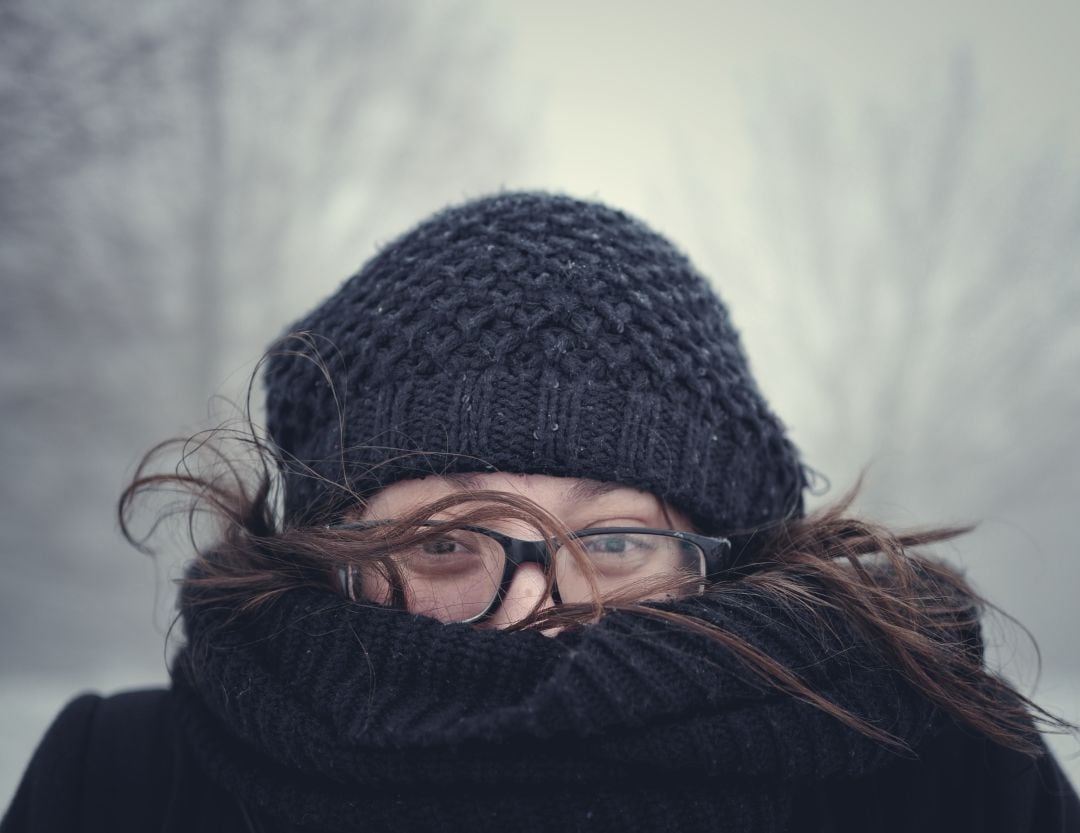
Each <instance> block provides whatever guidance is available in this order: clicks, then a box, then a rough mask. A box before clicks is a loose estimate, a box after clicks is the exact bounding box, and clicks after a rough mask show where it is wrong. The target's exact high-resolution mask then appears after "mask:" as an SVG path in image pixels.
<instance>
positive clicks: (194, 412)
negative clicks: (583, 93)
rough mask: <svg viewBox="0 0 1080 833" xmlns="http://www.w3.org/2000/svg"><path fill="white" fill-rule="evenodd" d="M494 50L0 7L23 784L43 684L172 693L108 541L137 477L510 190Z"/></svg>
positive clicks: (9, 565) (318, 28)
mask: <svg viewBox="0 0 1080 833" xmlns="http://www.w3.org/2000/svg"><path fill="white" fill-rule="evenodd" d="M498 43H499V38H498V31H497V30H495V29H492V28H490V27H489V26H488V25H487V24H485V23H484V22H483V20H482V19H481V18H478V17H477V15H476V9H475V5H474V4H466V3H464V2H451V3H443V4H438V5H437V6H433V7H430V8H429V9H428V10H427V12H426V16H419V15H418V13H417V9H416V7H415V6H412V5H410V4H399V3H381V2H375V0H370V1H369V2H356V3H332V4H331V3H327V4H318V5H312V4H297V3H291V2H286V0H269V2H265V0H260V2H258V3H256V2H252V1H251V0H240V1H239V2H230V3H215V2H211V0H206V2H196V3H191V2H179V0H158V2H152V3H134V4H133V3H127V2H117V0H112V1H111V2H110V0H95V2H88V3H82V2H74V1H73V0H43V2H38V0H34V1H33V2H31V1H30V0H9V2H6V3H3V4H0V189H2V192H3V199H2V200H0V270H2V272H0V273H2V275H3V283H4V301H3V303H2V304H0V354H2V355H3V360H2V362H0V384H2V390H3V392H4V393H3V400H2V403H0V408H2V413H0V425H2V426H3V428H2V433H0V459H2V462H3V466H2V472H0V523H2V525H3V529H4V573H5V574H4V581H3V584H2V586H0V617H2V619H0V625H3V628H2V630H0V632H2V636H0V654H2V655H3V656H4V663H3V672H2V676H0V696H2V697H3V698H4V700H5V703H6V704H8V705H10V706H11V707H10V708H5V709H4V713H5V714H6V715H7V717H6V718H5V726H4V727H3V728H4V733H5V735H14V734H15V732H16V730H17V731H18V733H19V734H18V737H19V738H20V739H21V743H12V744H10V745H6V746H7V748H6V750H5V755H10V756H11V760H10V761H8V762H6V763H7V765H8V766H9V767H10V769H8V770H7V771H6V776H7V777H14V776H15V774H16V772H15V770H16V769H17V768H19V767H21V766H22V764H23V763H24V762H25V755H26V754H28V751H29V749H28V748H27V746H26V744H29V743H32V742H33V741H34V739H35V737H36V735H37V734H38V733H39V731H40V729H41V728H42V727H41V726H40V725H39V724H35V723H34V722H33V721H32V720H30V721H24V720H23V716H26V715H27V714H28V712H27V709H29V708H32V707H33V701H35V700H38V701H40V700H41V698H40V697H39V696H38V690H39V689H40V686H41V684H42V683H41V680H42V679H60V680H61V682H60V683H59V684H58V686H57V690H60V691H64V692H65V693H66V692H68V691H73V690H75V689H76V688H78V687H79V686H82V685H99V686H105V687H108V686H110V685H117V684H121V683H124V682H127V681H129V680H130V679H131V678H132V677H137V676H141V677H142V678H144V679H145V678H146V677H148V676H150V677H157V678H160V677H161V676H162V675H163V673H164V668H163V666H162V662H161V648H160V644H161V637H162V632H163V629H164V627H163V626H164V624H165V623H167V621H168V619H169V618H171V612H170V611H169V609H168V606H167V605H162V606H161V609H159V611H158V615H159V627H158V628H156V629H155V628H154V627H152V622H151V615H150V606H151V604H152V590H153V587H154V582H153V578H152V576H149V575H148V574H147V573H148V570H149V567H148V565H143V562H141V561H140V559H139V557H138V556H137V555H136V554H135V553H134V552H132V551H130V550H128V549H127V548H126V547H125V546H124V545H123V544H122V543H121V541H120V540H119V536H118V535H117V534H116V531H115V528H114V522H113V503H114V500H115V498H116V496H117V495H118V492H119V490H120V488H121V485H122V483H123V480H124V477H125V474H126V473H130V470H131V466H132V464H133V462H134V460H135V459H137V457H138V455H139V454H140V453H141V451H142V450H144V449H145V448H147V447H148V446H149V445H151V444H152V443H153V442H155V441H156V440H158V439H161V438H162V437H163V436H168V435H172V434H176V433H180V432H182V431H184V430H185V429H192V428H196V427H201V424H202V422H203V420H204V419H205V413H204V412H205V409H206V402H207V399H208V396H209V395H210V394H211V393H212V392H213V391H214V390H215V389H216V388H217V387H218V385H219V384H220V383H221V380H222V378H223V377H224V376H226V375H227V374H228V373H230V372H231V371H233V370H234V369H235V368H236V367H238V366H239V365H240V364H241V363H243V362H250V361H252V360H254V359H255V358H256V357H257V356H258V354H259V353H260V352H261V350H262V349H263V347H265V346H266V345H267V344H268V342H269V341H270V339H272V338H273V337H274V336H275V335H276V334H277V333H279V332H280V331H281V330H282V329H283V327H284V326H285V325H286V324H287V323H288V321H289V319H290V318H291V317H292V316H293V315H294V314H295V313H296V312H298V311H300V310H302V309H304V308H306V307H307V306H309V305H310V304H311V303H313V302H314V301H315V300H316V299H317V298H318V297H319V296H320V295H322V294H324V293H325V292H327V291H328V290H329V289H330V288H332V287H333V286H334V285H335V284H336V282H338V281H340V280H341V279H343V278H344V277H345V276H346V275H347V274H348V273H349V272H350V271H351V270H352V269H353V268H355V266H357V265H358V263H359V262H360V261H361V260H362V259H364V258H365V257H366V256H367V255H368V254H369V253H370V249H371V247H372V246H373V245H374V244H375V243H376V242H377V241H378V240H380V239H381V238H383V237H385V236H386V235H387V234H389V232H390V231H391V230H392V229H395V228H398V227H401V226H402V225H404V224H405V222H406V221H408V220H410V219H412V218H413V217H415V216H417V215H419V214H423V213H427V211H429V210H431V209H432V208H434V207H436V206H437V205H439V204H441V203H445V202H447V201H450V200H452V199H456V198H458V197H460V196H461V195H462V193H463V192H464V191H465V190H466V189H481V188H491V187H495V186H497V185H499V184H500V183H501V182H502V181H504V180H506V179H507V178H509V177H510V176H511V175H512V171H513V170H514V166H515V164H516V161H517V158H518V152H517V147H518V144H517V139H516V132H515V127H514V125H513V124H510V123H508V121H507V118H506V116H505V115H504V114H503V112H502V111H501V110H497V109H495V106H494V102H495V101H497V100H498V99H499V98H500V89H499V85H500V84H501V81H500V78H501V77H502V76H503V73H501V72H500V71H499V69H498V68H499V66H500V60H501V55H500V52H499V47H498ZM244 375H245V374H240V377H241V382H242V378H243V377H244ZM239 386H240V383H238V384H237V385H236V386H234V389H233V390H231V391H230V392H231V393H236V392H238V391H237V390H236V388H239ZM140 669H141V670H140ZM33 675H36V676H33ZM34 680H36V682H35V681H34ZM46 699H48V698H46ZM57 705H58V703H55V702H50V703H49V708H48V710H49V711H51V710H52V709H54V708H55V707H56V706H57ZM36 714H37V713H36V712H35V715H36ZM46 716H47V715H40V716H39V717H40V718H41V719H44V718H45V717H46ZM35 719H37V717H35ZM27 726H29V728H26V727H27ZM9 730H10V731H9ZM2 763H3V762H0V769H2V768H3V767H2ZM3 775H5V773H4V772H0V776H3ZM2 789H3V787H2V786H0V793H2Z"/></svg>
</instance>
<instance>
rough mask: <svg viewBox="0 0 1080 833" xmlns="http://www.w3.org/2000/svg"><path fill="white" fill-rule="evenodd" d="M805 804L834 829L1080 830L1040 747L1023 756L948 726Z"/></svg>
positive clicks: (1075, 809)
mask: <svg viewBox="0 0 1080 833" xmlns="http://www.w3.org/2000/svg"><path fill="white" fill-rule="evenodd" d="M812 803H813V804H814V805H816V807H815V811H816V812H814V815H815V816H817V817H818V818H822V817H828V818H829V819H831V820H832V822H833V824H834V825H835V829H836V830H838V831H848V830H851V831H856V830H858V831H862V830H868V829H870V830H875V831H879V833H907V831H920V833H924V832H926V831H955V830H971V831H981V833H1080V799H1078V798H1077V794H1076V791H1075V790H1074V789H1073V787H1072V786H1071V784H1070V783H1069V781H1068V779H1067V778H1066V776H1065V774H1064V773H1063V772H1062V770H1061V767H1060V766H1059V765H1058V763H1057V761H1056V760H1055V759H1054V757H1053V755H1052V754H1051V753H1050V752H1049V750H1047V749H1046V748H1045V746H1043V748H1042V749H1041V751H1040V754H1038V755H1035V756H1032V755H1026V754H1023V753H1020V752H1015V751H1013V750H1010V749H1006V748H1005V747H1002V746H1000V745H998V744H997V743H995V742H993V741H991V740H989V739H987V738H985V737H982V736H980V735H978V734H975V733H974V732H972V731H970V730H967V729H963V728H960V727H957V726H955V725H950V726H949V727H948V728H947V729H946V730H945V731H943V732H942V733H941V734H939V735H938V736H937V737H935V738H934V739H933V740H931V741H929V742H927V743H926V744H925V746H924V747H922V748H920V749H919V751H918V754H917V755H914V756H910V757H906V758H897V760H896V761H895V762H894V763H893V764H891V765H889V766H886V767H885V768H884V769H882V770H880V771H879V772H878V773H876V774H874V775H873V776H870V777H867V778H862V779H856V780H852V781H850V782H845V783H843V784H831V785H829V787H828V789H827V790H825V791H823V792H821V793H818V794H817V795H816V796H815V798H814V799H813V800H812Z"/></svg>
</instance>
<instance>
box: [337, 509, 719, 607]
mask: <svg viewBox="0 0 1080 833" xmlns="http://www.w3.org/2000/svg"><path fill="white" fill-rule="evenodd" d="M391 523H394V522H393V521H355V522H351V523H341V524H330V525H329V526H328V527H327V529H375V528H376V527H379V526H386V525H388V524H391ZM444 525H445V526H446V527H448V528H449V529H451V530H458V529H464V530H467V531H469V532H476V533H479V534H481V535H486V536H487V537H489V538H491V539H492V540H494V541H496V542H498V543H499V544H500V545H502V548H503V553H504V555H505V564H504V565H503V574H502V578H501V579H500V581H499V587H498V589H497V590H496V591H495V595H493V596H492V597H491V601H490V602H489V603H488V606H487V607H486V608H484V610H483V611H481V612H480V613H478V614H476V615H475V616H472V617H470V618H468V619H459V620H455V623H456V624H473V623H476V622H482V621H484V620H485V619H488V618H489V617H491V616H492V615H494V613H495V611H497V610H498V609H499V606H500V605H501V604H502V603H503V600H504V599H505V598H506V593H507V592H508V591H509V590H510V584H511V583H512V582H513V580H514V576H515V575H516V574H517V569H518V567H520V566H521V565H522V564H539V565H540V567H541V568H542V569H543V570H544V573H545V574H547V572H548V570H550V569H551V567H552V562H553V561H554V560H555V555H554V554H555V553H556V552H557V551H558V550H559V549H560V548H561V547H562V544H563V542H562V541H561V540H560V539H559V538H558V537H557V536H554V537H552V538H550V539H547V540H545V539H543V538H541V539H539V540H532V541H529V540H525V539H523V538H514V537H512V536H510V535H504V534H503V533H501V532H496V531H495V530H493V529H487V528H486V527H482V526H471V525H464V526H457V525H455V524H454V523H453V522H451V521H423V522H421V523H420V524H419V526H444ZM629 534H635V535H663V536H665V537H667V538H677V539H678V540H680V541H687V542H689V543H691V544H694V545H695V546H696V547H697V548H698V549H699V550H701V552H702V554H703V556H704V558H705V572H704V574H703V575H702V576H701V578H702V580H703V581H706V582H707V581H709V580H710V579H712V578H715V577H716V576H718V575H719V574H720V573H722V572H724V571H725V570H726V569H727V568H728V567H730V566H731V565H730V564H728V563H727V561H728V559H729V557H730V555H731V541H730V540H729V539H727V538H718V537H711V536H708V535H698V534H697V533H695V532H682V531H681V530H677V529H655V528H652V527H643V526H607V527H596V528H593V529H582V530H578V531H576V532H571V533H570V538H571V539H572V540H580V539H582V538H591V537H593V536H597V535H629ZM355 576H356V568H355V567H353V566H351V565H350V566H349V567H342V568H340V569H339V571H338V580H339V582H340V584H341V590H342V593H344V594H345V596H346V597H347V598H348V599H350V600H352V601H358V599H357V597H356V592H355ZM552 595H553V598H554V600H555V601H556V602H561V599H560V598H559V588H558V585H557V584H555V583H553V584H552Z"/></svg>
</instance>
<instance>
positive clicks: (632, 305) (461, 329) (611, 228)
mask: <svg viewBox="0 0 1080 833" xmlns="http://www.w3.org/2000/svg"><path fill="white" fill-rule="evenodd" d="M290 333H292V334H293V335H291V336H290V337H286V338H285V339H284V340H282V341H281V342H280V343H279V344H278V345H277V346H276V347H275V349H273V350H272V352H271V357H270V360H269V362H268V365H267V372H266V387H267V420H268V428H269V430H270V434H271V436H272V437H273V439H274V441H275V442H276V444H277V446H278V447H279V449H280V451H281V453H282V458H283V461H284V464H285V468H286V479H285V486H286V488H285V499H286V514H287V517H289V518H290V519H291V520H292V521H294V522H301V521H311V520H315V519H318V518H319V517H320V513H323V514H322V517H325V512H326V511H327V510H328V509H329V508H330V507H333V506H334V505H335V504H337V503H340V502H341V500H344V499H346V498H345V497H344V496H343V495H344V492H343V487H346V486H347V487H349V488H351V489H352V490H353V491H355V492H357V493H359V494H361V495H366V494H370V493H371V492H373V491H376V490H377V489H378V488H380V487H382V486H385V485H388V484H389V483H392V482H394V481H396V480H400V479H403V478H409V477H417V476H423V475H426V474H431V473H439V472H451V471H458V472H461V471H489V470H500V471H507V472H523V473H533V474H548V475H556V476H567V477H587V478H593V479H597V480H605V481H615V482H620V483H624V484H627V485H630V486H634V487H637V488H641V489H644V490H646V491H650V492H652V493H654V494H657V495H658V496H660V497H662V498H664V499H666V500H668V501H670V502H671V503H672V504H674V505H676V506H678V507H680V508H682V509H683V510H684V511H686V512H688V513H689V514H690V515H691V517H693V518H694V520H695V521H697V522H698V523H699V525H700V526H701V528H703V529H706V530H708V531H724V532H733V531H736V530H744V529H749V528H756V527H759V526H761V525H764V524H768V523H770V522H774V521H777V520H780V519H783V518H786V517H790V516H793V515H798V514H800V513H801V511H802V496H801V492H802V488H803V485H804V475H803V471H802V468H801V465H800V463H799V460H798V455H797V453H796V451H795V448H794V446H793V445H792V444H791V443H790V442H789V441H788V439H787V438H786V436H785V434H784V430H783V427H782V425H781V424H780V422H779V420H778V419H777V418H776V417H775V416H774V415H773V414H772V413H771V411H770V410H769V408H768V406H767V405H766V403H765V401H764V399H763V398H762V396H761V394H760V392H759V391H758V388H757V386H756V384H755V382H754V380H753V378H752V377H751V374H750V370H749V366H748V363H747V360H746V357H745V355H744V354H743V351H742V347H741V345H740V342H739V337H738V334H737V332H736V330H735V328H734V327H733V326H732V324H731V322H730V320H729V316H728V313H727V310H726V309H725V307H724V305H723V304H722V303H721V301H720V300H719V299H718V298H717V296H716V294H715V293H714V292H713V291H712V289H711V288H710V287H709V285H708V283H707V282H706V281H705V279H704V278H703V277H702V276H701V275H700V274H699V273H698V272H697V271H696V270H695V269H694V267H693V266H692V265H691V264H690V262H689V261H688V260H687V259H686V258H685V257H684V256H683V255H682V254H681V253H680V252H679V251H678V250H676V249H675V248H674V247H673V246H672V245H671V243H669V242H668V241H667V240H666V239H664V238H663V237H661V236H660V235H658V234H656V233H655V232H653V231H652V230H650V229H649V228H647V227H646V226H645V225H643V224H642V223H640V222H639V221H637V220H635V219H633V218H631V217H629V216H627V215H626V214H624V213H622V212H620V211H616V210H614V209H611V208H608V207H606V206H603V205H600V204H596V203H590V202H584V201H581V200H577V199H573V198H570V197H561V196H553V195H550V194H542V193H508V194H501V195H497V196H494V197H487V198H482V199H479V200H475V201H473V202H469V203H465V204H464V205H461V206H457V207H454V208H450V209H447V210H445V211H443V212H441V213H439V214H436V215H435V216H434V217H432V218H430V219H429V220H427V221H426V222H424V223H422V224H420V225H419V226H418V227H416V228H415V229H413V230H412V231H410V232H409V233H407V234H405V235H404V236H402V237H401V238H399V239H398V240H396V241H394V242H393V243H391V244H390V245H388V246H386V247H385V248H384V249H383V250H382V251H381V252H379V253H378V254H377V255H376V256H375V257H374V258H373V259H372V260H371V261H370V262H369V263H368V264H367V265H366V266H365V267H364V268H363V269H362V270H361V271H360V272H359V273H358V274H356V275H355V276H353V277H352V278H351V279H349V280H348V281H347V282H346V283H345V284H344V285H343V286H342V287H341V289H340V290H339V291H338V292H337V293H335V294H334V295H333V296H332V297H331V298H329V299H328V300H327V301H326V302H324V303H323V304H322V305H320V306H319V307H318V308H317V309H316V310H314V311H313V312H312V313H311V314H309V315H308V316H306V317H305V318H304V319H302V320H300V321H299V322H297V323H296V324H295V325H294V326H293V327H292V328H291V329H290ZM297 333H302V334H303V335H302V336H298V335H296V334H297Z"/></svg>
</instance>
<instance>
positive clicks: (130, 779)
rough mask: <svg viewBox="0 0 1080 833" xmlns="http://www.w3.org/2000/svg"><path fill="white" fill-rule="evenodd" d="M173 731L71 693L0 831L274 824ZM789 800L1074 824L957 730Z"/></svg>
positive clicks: (800, 822) (1030, 828) (1068, 793)
mask: <svg viewBox="0 0 1080 833" xmlns="http://www.w3.org/2000/svg"><path fill="white" fill-rule="evenodd" d="M181 734H182V732H181V730H180V728H179V726H178V725H177V722H176V720H175V719H174V710H173V698H172V696H171V694H170V692H168V691H139V692H130V693H126V694H119V695H116V696H114V697H109V698H104V699H103V698H101V697H97V696H94V695H84V696H82V697H79V698H78V699H76V700H75V701H73V702H72V703H70V704H69V705H68V706H67V707H66V708H65V709H64V710H63V712H62V713H61V714H60V716H59V717H58V718H57V719H56V721H55V722H54V723H53V725H52V727H51V728H50V729H49V731H48V733H47V734H46V736H45V738H44V740H43V741H42V743H41V745H40V747H39V748H38V750H37V753H36V754H35V755H34V758H33V760H32V762H31V764H30V766H29V768H28V769H27V771H26V774H25V776H24V777H23V780H22V783H21V785H20V786H19V789H18V792H17V793H16V796H15V799H14V801H13V803H12V805H11V807H10V809H9V810H8V814H7V816H6V817H5V819H4V821H3V824H2V826H0V830H2V831H3V833H52V832H53V831H71V833H76V831H80V832H82V831H85V833H97V832H98V831H101V833H127V831H131V832H132V833H136V831H137V833H150V832H151V831H162V833H165V831H170V833H171V832H172V831H199V833H214V831H247V830H262V829H265V830H272V829H274V828H273V827H272V826H271V825H270V824H269V823H268V822H267V820H261V821H260V820H257V819H253V818H248V817H247V816H246V814H245V811H244V810H243V809H242V808H241V806H240V804H239V803H238V802H237V801H236V799H235V798H234V797H232V796H230V795H229V794H228V793H226V792H225V791H224V790H223V789H222V788H220V787H218V786H217V785H215V784H214V783H213V782H212V781H211V780H210V779H208V778H207V777H206V776H205V775H204V774H203V773H202V772H201V770H200V768H199V767H198V765H197V764H196V763H195V761H194V758H193V756H192V755H191V753H190V752H189V751H188V749H187V747H186V745H185V743H184V741H183V738H182V737H181ZM796 807H797V810H796V813H795V814H794V826H793V827H792V828H791V830H792V833H798V831H806V832H807V833H809V831H834V833H847V832H848V831H850V833H867V832H868V831H876V832H878V833H901V831H903V832H904V833H908V831H910V832H911V833H915V831H918V833H932V831H963V833H968V831H971V833H976V831H978V832H979V833H983V832H984V831H985V833H991V832H992V833H1059V831H1060V833H1066V831H1068V832H1069V833H1073V831H1080V802H1078V800H1077V796H1076V793H1075V792H1074V791H1073V790H1072V788H1071V787H1070V785H1069V783H1068V781H1067V780H1066V779H1065V777H1064V775H1063V774H1062V772H1061V769H1060V768H1059V767H1058V765H1057V763H1056V762H1055V760H1054V759H1053V757H1052V756H1050V755H1049V754H1047V755H1044V756H1043V757H1041V758H1038V759H1034V760H1033V759H1030V758H1028V757H1026V756H1023V755H1019V754H1017V753H1014V752H1010V751H1008V750H1005V749H1002V748H1001V747H999V746H996V745H994V744H993V743H990V742H988V741H986V740H983V739H981V738H978V737H975V736H973V735H971V734H969V733H965V732H962V731H960V730H952V731H949V732H946V733H944V734H943V735H941V736H940V737H938V738H937V739H935V740H934V742H933V743H931V744H930V745H929V746H928V747H927V748H926V749H925V750H924V751H923V754H922V755H921V757H920V759H919V760H898V761H897V762H896V763H894V764H893V765H891V766H889V767H887V768H886V769H884V770H882V771H880V772H878V773H875V774H874V775H873V776H871V777H866V778H859V779H850V780H844V781H841V780H838V781H836V782H833V783H830V784H827V785H826V787H825V789H821V788H820V787H819V788H807V789H806V790H805V791H804V792H803V794H802V796H801V798H800V799H799V800H798V802H797V804H796ZM260 825H261V826H260ZM358 829H362V828H358ZM582 829H587V828H586V827H584V826H583V828H582Z"/></svg>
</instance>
